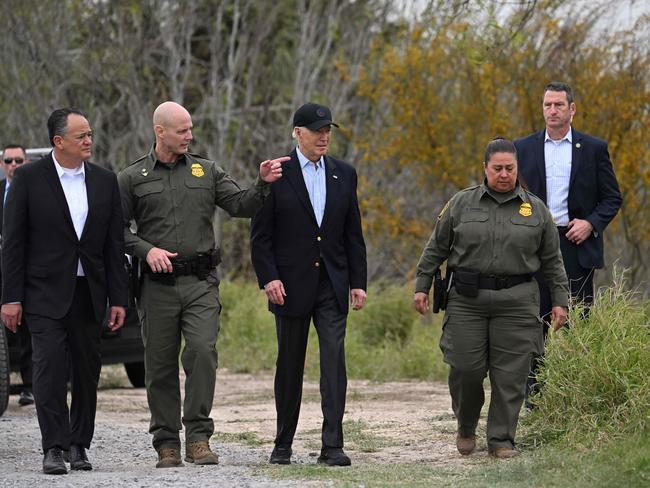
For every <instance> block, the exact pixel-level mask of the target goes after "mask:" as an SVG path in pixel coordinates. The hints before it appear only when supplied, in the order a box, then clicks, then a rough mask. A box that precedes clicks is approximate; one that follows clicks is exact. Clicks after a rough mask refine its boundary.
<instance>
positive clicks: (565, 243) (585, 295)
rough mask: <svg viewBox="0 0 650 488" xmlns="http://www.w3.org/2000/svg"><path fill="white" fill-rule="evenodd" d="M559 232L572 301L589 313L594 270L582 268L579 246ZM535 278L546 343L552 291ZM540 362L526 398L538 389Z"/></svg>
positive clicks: (534, 368)
mask: <svg viewBox="0 0 650 488" xmlns="http://www.w3.org/2000/svg"><path fill="white" fill-rule="evenodd" d="M558 231H559V233H560V251H562V259H563V261H564V269H565V270H566V274H567V277H568V279H569V291H570V293H571V299H572V300H575V301H577V302H581V303H583V304H584V305H585V306H586V309H585V310H586V312H587V313H588V312H589V305H591V304H592V303H593V301H594V269H593V268H591V269H587V268H583V267H582V266H580V261H579V260H578V246H576V245H575V244H573V243H572V242H570V241H569V240H568V239H567V238H566V235H565V234H566V230H565V229H563V228H558ZM535 277H536V278H537V282H538V284H539V297H540V300H539V314H540V316H541V317H542V319H544V342H546V336H547V335H548V328H549V322H550V320H551V308H553V304H552V303H551V291H550V290H549V288H548V286H546V283H544V280H543V278H542V275H541V273H537V275H536V276H535ZM540 361H541V358H540V357H539V356H537V357H534V358H533V361H532V364H531V368H530V374H529V376H528V382H527V388H526V397H528V393H529V391H531V389H532V390H533V391H535V390H536V389H537V387H536V384H537V368H538V367H539V362H540Z"/></svg>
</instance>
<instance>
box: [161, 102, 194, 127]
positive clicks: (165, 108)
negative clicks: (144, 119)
mask: <svg viewBox="0 0 650 488" xmlns="http://www.w3.org/2000/svg"><path fill="white" fill-rule="evenodd" d="M187 118H189V119H190V120H191V118H192V117H191V116H190V113H189V112H188V111H187V110H186V109H185V107H183V106H182V105H180V104H178V103H176V102H163V103H161V104H160V105H158V107H157V108H156V110H154V112H153V125H154V127H155V126H156V125H162V126H163V127H166V126H169V125H171V124H173V123H175V122H176V121H178V120H182V119H187Z"/></svg>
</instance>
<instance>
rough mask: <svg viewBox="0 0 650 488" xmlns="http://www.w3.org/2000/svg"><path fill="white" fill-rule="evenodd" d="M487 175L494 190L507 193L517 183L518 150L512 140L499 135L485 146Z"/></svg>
mask: <svg viewBox="0 0 650 488" xmlns="http://www.w3.org/2000/svg"><path fill="white" fill-rule="evenodd" d="M483 164H484V165H485V177H486V179H487V185H488V186H489V187H490V188H492V189H493V190H494V191H498V192H500V193H506V192H509V191H510V190H512V189H514V188H515V186H516V185H517V150H516V149H515V145H514V144H513V143H512V141H509V140H507V139H503V138H500V137H497V138H496V139H494V140H492V141H490V142H489V143H488V145H487V147H486V148H485V159H484V163H483Z"/></svg>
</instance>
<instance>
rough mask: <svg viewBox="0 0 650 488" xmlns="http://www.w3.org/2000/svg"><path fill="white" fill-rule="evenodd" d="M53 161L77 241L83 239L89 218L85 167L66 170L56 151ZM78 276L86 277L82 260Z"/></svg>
mask: <svg viewBox="0 0 650 488" xmlns="http://www.w3.org/2000/svg"><path fill="white" fill-rule="evenodd" d="M52 159H53V160H54V167H55V168H56V172H57V173H58V175H59V180H60V181H61V186H62V187H63V193H64V194H65V199H66V201H67V202H68V209H69V210H70V217H72V224H73V225H74V230H75V233H76V234H77V239H81V233H82V232H83V230H84V225H86V217H88V195H87V193H86V172H85V170H84V165H83V164H82V165H81V166H79V167H78V168H74V169H68V168H64V167H63V166H61V165H60V164H59V162H58V161H57V160H56V158H55V157H54V151H52ZM77 276H86V273H84V269H83V267H82V266H81V260H79V261H78V264H77Z"/></svg>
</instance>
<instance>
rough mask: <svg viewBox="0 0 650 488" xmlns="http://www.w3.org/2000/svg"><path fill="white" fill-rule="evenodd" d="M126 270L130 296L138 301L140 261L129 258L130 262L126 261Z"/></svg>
mask: <svg viewBox="0 0 650 488" xmlns="http://www.w3.org/2000/svg"><path fill="white" fill-rule="evenodd" d="M126 262H127V265H126V268H127V270H128V272H129V287H130V288H131V295H132V296H133V298H135V299H136V300H139V299H140V289H141V288H142V272H141V269H140V260H139V259H138V258H136V257H135V256H131V261H130V262H129V260H128V259H127V260H126Z"/></svg>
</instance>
